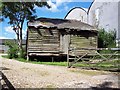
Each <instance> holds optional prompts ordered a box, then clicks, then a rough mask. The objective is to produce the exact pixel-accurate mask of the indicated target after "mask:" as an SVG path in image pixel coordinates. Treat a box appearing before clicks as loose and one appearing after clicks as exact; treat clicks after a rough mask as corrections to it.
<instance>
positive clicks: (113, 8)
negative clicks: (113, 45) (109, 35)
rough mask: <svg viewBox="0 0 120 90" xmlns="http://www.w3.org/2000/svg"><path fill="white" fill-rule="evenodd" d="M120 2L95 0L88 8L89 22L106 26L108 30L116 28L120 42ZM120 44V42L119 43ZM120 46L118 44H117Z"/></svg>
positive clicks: (98, 25)
mask: <svg viewBox="0 0 120 90" xmlns="http://www.w3.org/2000/svg"><path fill="white" fill-rule="evenodd" d="M119 22H120V2H119V3H118V2H117V1H115V0H113V1H112V0H111V1H104V2H103V1H101V2H100V0H94V2H93V3H92V5H91V7H90V8H89V10H88V24H90V25H93V26H97V27H98V28H104V29H105V30H106V31H111V30H115V31H116V40H117V42H118V41H119V42H120V23H119ZM119 44H120V43H119ZM117 46H118V44H117Z"/></svg>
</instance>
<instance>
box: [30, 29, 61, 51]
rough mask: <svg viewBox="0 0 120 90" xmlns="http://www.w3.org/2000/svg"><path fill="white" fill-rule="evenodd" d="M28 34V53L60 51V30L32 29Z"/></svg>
mask: <svg viewBox="0 0 120 90" xmlns="http://www.w3.org/2000/svg"><path fill="white" fill-rule="evenodd" d="M28 33H29V35H28V52H32V51H33V52H39V51H40V52H41V51H59V49H60V44H59V43H60V39H59V32H58V30H54V29H42V28H41V29H35V28H30V29H29V31H28Z"/></svg>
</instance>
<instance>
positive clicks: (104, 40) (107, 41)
mask: <svg viewBox="0 0 120 90" xmlns="http://www.w3.org/2000/svg"><path fill="white" fill-rule="evenodd" d="M115 39H116V32H114V31H111V32H106V31H105V30H104V29H102V30H99V33H98V47H99V48H112V47H115V46H116V43H115Z"/></svg>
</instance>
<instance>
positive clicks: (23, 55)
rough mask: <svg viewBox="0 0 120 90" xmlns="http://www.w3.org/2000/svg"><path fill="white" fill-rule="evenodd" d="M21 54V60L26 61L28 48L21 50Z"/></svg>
mask: <svg viewBox="0 0 120 90" xmlns="http://www.w3.org/2000/svg"><path fill="white" fill-rule="evenodd" d="M19 53H20V55H19V57H20V58H24V59H26V48H25V47H23V49H22V50H19Z"/></svg>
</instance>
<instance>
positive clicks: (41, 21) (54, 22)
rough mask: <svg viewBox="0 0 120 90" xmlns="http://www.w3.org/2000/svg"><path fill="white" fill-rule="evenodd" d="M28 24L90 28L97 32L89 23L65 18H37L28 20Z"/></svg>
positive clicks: (60, 27) (80, 28)
mask: <svg viewBox="0 0 120 90" xmlns="http://www.w3.org/2000/svg"><path fill="white" fill-rule="evenodd" d="M28 26H34V27H36V28H38V27H46V28H52V27H56V28H57V29H69V30H71V29H72V30H74V29H75V30H78V31H79V30H91V31H94V32H97V29H96V28H95V27H93V26H91V25H89V24H86V23H83V22H81V21H77V20H67V19H51V18H38V19H36V20H33V21H30V22H28Z"/></svg>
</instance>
